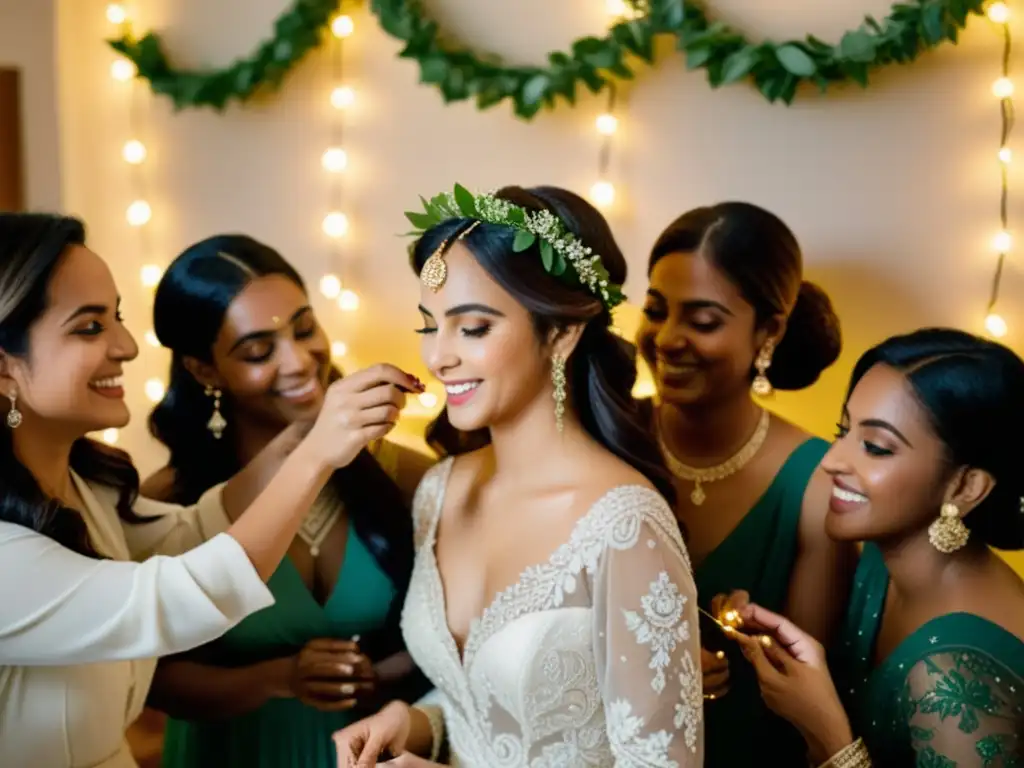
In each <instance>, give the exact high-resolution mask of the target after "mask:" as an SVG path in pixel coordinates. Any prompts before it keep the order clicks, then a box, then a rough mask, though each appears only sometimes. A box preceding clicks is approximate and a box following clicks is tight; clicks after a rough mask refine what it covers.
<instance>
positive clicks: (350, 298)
mask: <svg viewBox="0 0 1024 768" xmlns="http://www.w3.org/2000/svg"><path fill="white" fill-rule="evenodd" d="M338 307H339V308H340V309H342V310H344V311H345V312H355V311H356V310H357V309H359V295H358V294H357V293H355V292H354V291H349V290H344V291H342V292H341V296H339V297H338Z"/></svg>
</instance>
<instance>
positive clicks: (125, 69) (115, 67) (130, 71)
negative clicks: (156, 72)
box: [110, 58, 136, 83]
mask: <svg viewBox="0 0 1024 768" xmlns="http://www.w3.org/2000/svg"><path fill="white" fill-rule="evenodd" d="M135 72H136V69H135V65H134V64H133V63H132V62H131V61H129V60H128V59H124V58H117V59H114V62H113V63H112V64H111V65H110V76H111V77H112V78H114V79H115V80H118V81H120V82H122V83H124V82H127V81H128V80H131V79H132V78H133V77H135Z"/></svg>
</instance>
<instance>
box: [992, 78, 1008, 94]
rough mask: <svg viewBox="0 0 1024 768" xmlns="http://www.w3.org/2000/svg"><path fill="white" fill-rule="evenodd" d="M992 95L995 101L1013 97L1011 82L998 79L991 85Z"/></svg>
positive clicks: (1005, 79)
mask: <svg viewBox="0 0 1024 768" xmlns="http://www.w3.org/2000/svg"><path fill="white" fill-rule="evenodd" d="M992 93H993V95H994V96H995V97H996V98H997V99H1008V98H1010V97H1011V96H1013V80H1011V79H1010V78H1008V77H1000V78H999V79H998V80H996V81H995V82H994V83H992Z"/></svg>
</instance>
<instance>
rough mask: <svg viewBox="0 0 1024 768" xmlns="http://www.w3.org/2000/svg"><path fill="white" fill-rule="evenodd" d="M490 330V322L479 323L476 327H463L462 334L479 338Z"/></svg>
mask: <svg viewBox="0 0 1024 768" xmlns="http://www.w3.org/2000/svg"><path fill="white" fill-rule="evenodd" d="M490 330H491V326H490V324H488V325H481V326H479V327H477V328H463V329H462V335H463V336H469V337H470V338H474V339H480V338H483V337H484V336H486V335H487V334H488V333H489V332H490Z"/></svg>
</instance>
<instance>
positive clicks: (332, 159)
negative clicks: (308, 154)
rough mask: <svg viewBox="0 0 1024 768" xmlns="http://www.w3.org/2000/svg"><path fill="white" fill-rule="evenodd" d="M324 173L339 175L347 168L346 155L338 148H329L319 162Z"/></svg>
mask: <svg viewBox="0 0 1024 768" xmlns="http://www.w3.org/2000/svg"><path fill="white" fill-rule="evenodd" d="M320 162H321V164H322V165H323V167H324V170H325V171H330V172H331V173H341V172H342V171H344V170H345V169H346V168H347V167H348V154H347V153H346V152H345V150H344V149H341V148H340V147H331V148H330V149H328V150H327V151H326V152H324V156H323V157H322V158H321V160H320Z"/></svg>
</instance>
